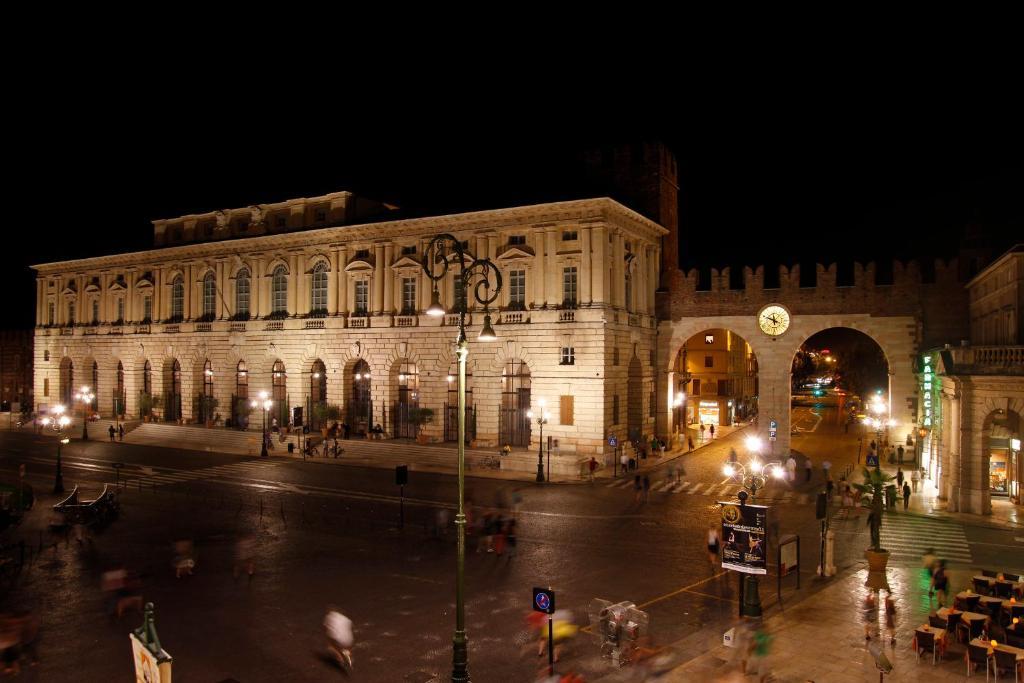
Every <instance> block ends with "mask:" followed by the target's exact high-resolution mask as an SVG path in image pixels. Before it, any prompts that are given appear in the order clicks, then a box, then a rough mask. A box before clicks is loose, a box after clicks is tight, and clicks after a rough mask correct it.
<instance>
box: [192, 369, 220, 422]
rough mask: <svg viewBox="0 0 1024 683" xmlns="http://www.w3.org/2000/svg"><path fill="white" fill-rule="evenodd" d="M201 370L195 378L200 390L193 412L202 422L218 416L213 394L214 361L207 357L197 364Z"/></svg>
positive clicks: (210, 420)
mask: <svg viewBox="0 0 1024 683" xmlns="http://www.w3.org/2000/svg"><path fill="white" fill-rule="evenodd" d="M196 367H197V369H199V372H198V374H197V376H196V378H195V380H194V381H195V383H196V386H198V387H199V392H198V393H197V394H196V404H195V409H194V410H193V412H192V414H193V415H195V416H196V420H197V421H198V422H199V423H201V424H206V423H209V422H212V421H213V420H214V418H215V416H216V414H217V413H216V408H217V400H216V399H215V398H214V395H213V363H212V362H210V359H206V360H205V361H204V362H203V363H197V364H196Z"/></svg>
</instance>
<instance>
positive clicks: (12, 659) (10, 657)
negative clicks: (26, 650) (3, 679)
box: [0, 614, 21, 676]
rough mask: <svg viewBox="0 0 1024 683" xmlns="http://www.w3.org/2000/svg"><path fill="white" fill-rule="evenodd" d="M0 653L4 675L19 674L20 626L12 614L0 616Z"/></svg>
mask: <svg viewBox="0 0 1024 683" xmlns="http://www.w3.org/2000/svg"><path fill="white" fill-rule="evenodd" d="M0 652H2V653H3V655H2V656H3V660H4V673H5V674H12V675H15V676H16V675H18V674H19V673H21V664H20V663H19V659H20V657H21V625H20V624H19V623H18V620H17V619H15V618H14V615H12V614H0Z"/></svg>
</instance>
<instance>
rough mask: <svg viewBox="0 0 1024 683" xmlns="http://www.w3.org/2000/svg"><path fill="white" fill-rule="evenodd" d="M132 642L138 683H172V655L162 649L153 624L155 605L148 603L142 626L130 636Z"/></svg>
mask: <svg viewBox="0 0 1024 683" xmlns="http://www.w3.org/2000/svg"><path fill="white" fill-rule="evenodd" d="M128 637H129V639H130V640H131V642H132V659H133V660H134V662H135V681H136V683H171V661H172V658H171V655H170V654H169V653H168V652H167V651H166V650H164V649H163V648H162V647H160V638H159V636H157V634H156V626H155V625H154V624H153V603H151V602H147V603H146V609H145V612H144V613H143V622H142V626H140V627H139V628H137V629H135V630H134V631H132V632H131V633H129V634H128Z"/></svg>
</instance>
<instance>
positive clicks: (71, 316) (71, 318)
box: [68, 301, 75, 325]
mask: <svg viewBox="0 0 1024 683" xmlns="http://www.w3.org/2000/svg"><path fill="white" fill-rule="evenodd" d="M74 324H75V302H74V301H69V302H68V325H74Z"/></svg>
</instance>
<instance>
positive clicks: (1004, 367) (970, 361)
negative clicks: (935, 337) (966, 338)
mask: <svg viewBox="0 0 1024 683" xmlns="http://www.w3.org/2000/svg"><path fill="white" fill-rule="evenodd" d="M946 354H949V355H948V356H947V355H946ZM940 355H942V356H943V364H944V365H945V366H946V368H945V374H953V375H1017V376H1022V375H1024V346H952V347H950V348H948V349H944V350H941V351H940ZM947 359H948V360H947ZM949 361H952V366H953V367H952V368H950V367H949V365H950V363H949Z"/></svg>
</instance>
